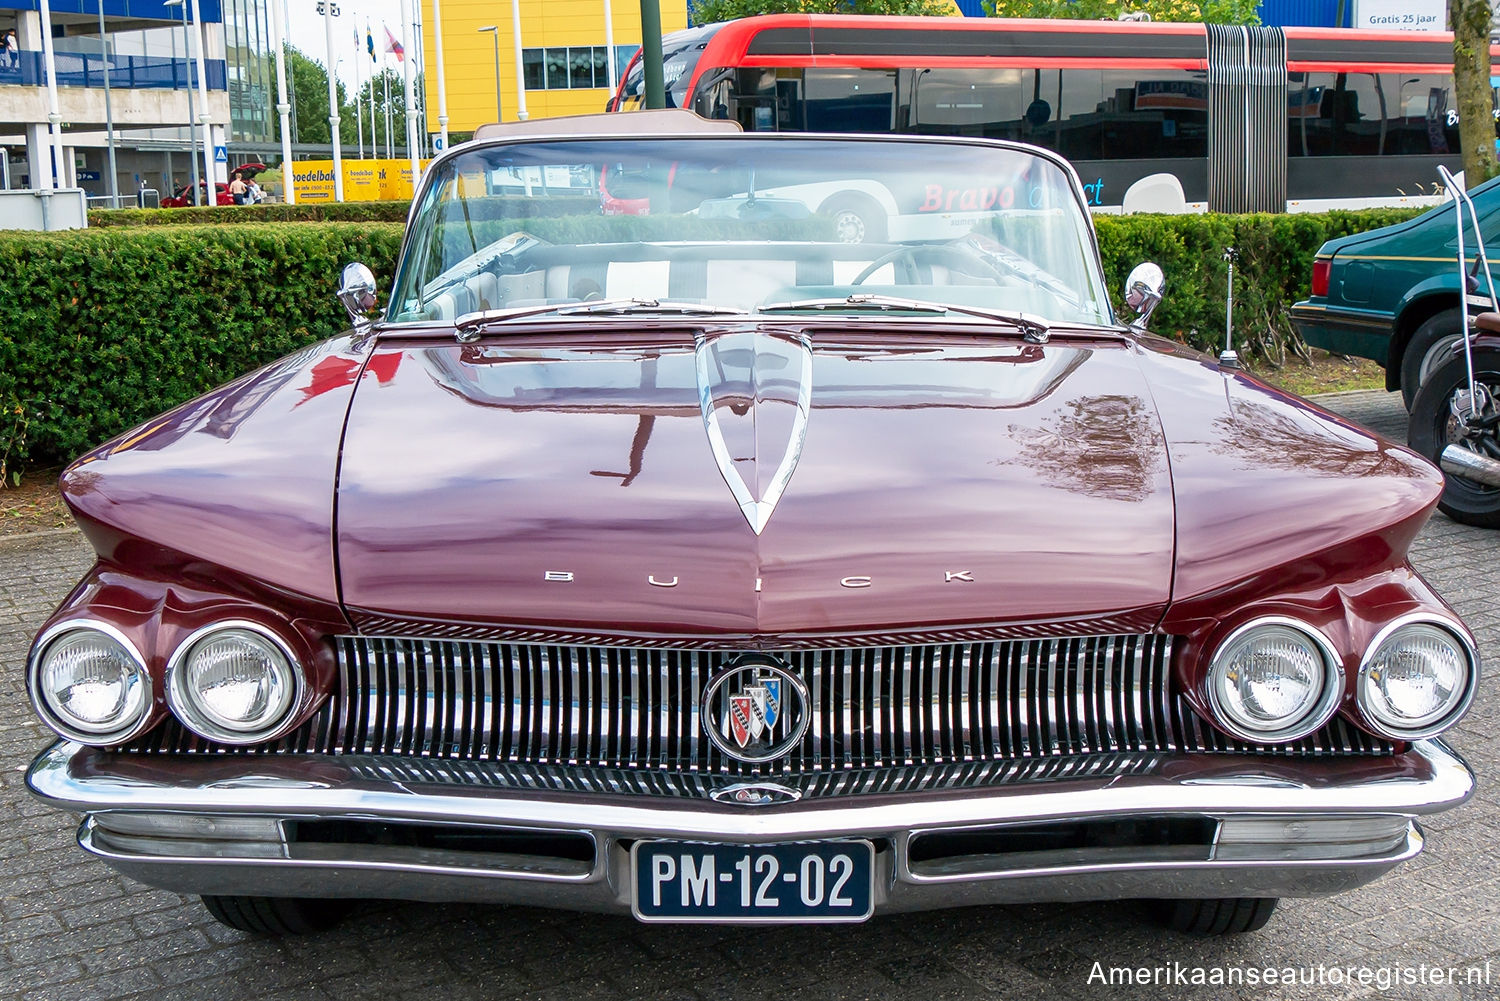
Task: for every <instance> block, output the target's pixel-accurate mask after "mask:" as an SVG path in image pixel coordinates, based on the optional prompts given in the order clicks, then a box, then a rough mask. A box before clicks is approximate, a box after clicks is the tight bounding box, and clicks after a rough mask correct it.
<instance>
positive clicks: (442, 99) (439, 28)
mask: <svg viewBox="0 0 1500 1001" xmlns="http://www.w3.org/2000/svg"><path fill="white" fill-rule="evenodd" d="M432 28H433V31H434V32H436V36H435V38H434V41H435V42H436V43H437V73H438V79H437V85H438V88H437V90H438V131H439V132H440V133H441V134H442V137H443V149H444V150H446V149H447V148H448V81H447V80H446V79H445V78H444V76H443V4H442V0H432Z"/></svg>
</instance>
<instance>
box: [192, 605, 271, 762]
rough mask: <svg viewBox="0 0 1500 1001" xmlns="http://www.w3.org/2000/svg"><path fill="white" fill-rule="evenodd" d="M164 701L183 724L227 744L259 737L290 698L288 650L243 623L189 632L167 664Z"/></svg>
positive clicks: (258, 629) (242, 742)
mask: <svg viewBox="0 0 1500 1001" xmlns="http://www.w3.org/2000/svg"><path fill="white" fill-rule="evenodd" d="M167 674H168V684H167V703H168V705H170V706H171V707H172V712H174V713H176V714H177V718H178V719H180V720H182V722H183V725H185V726H186V727H188V729H190V730H192V731H193V732H195V733H197V734H199V735H200V736H203V737H207V738H208V739H210V740H216V741H219V742H221V743H227V744H245V743H251V742H254V741H257V740H264V739H266V737H267V736H268V735H270V734H271V732H272V731H274V730H275V729H276V728H277V727H278V726H279V725H280V724H281V723H282V721H283V720H284V719H285V718H286V715H287V712H288V711H289V710H290V709H291V708H292V706H293V705H295V704H296V701H297V696H298V688H299V684H300V682H299V675H298V672H297V669H296V666H295V661H294V660H293V659H292V655H291V653H290V652H289V651H288V650H287V649H286V647H285V646H284V645H283V644H282V643H281V642H280V641H279V640H277V639H276V638H274V637H273V636H271V635H270V634H269V633H267V632H265V631H264V630H263V629H261V628H260V627H259V626H252V625H250V624H249V623H234V624H232V625H229V624H226V625H220V626H214V627H212V629H210V630H207V631H204V632H202V633H199V634H196V635H195V636H192V637H189V639H188V640H187V642H186V643H184V644H183V645H182V647H180V648H179V649H178V652H177V653H176V654H174V655H173V657H172V663H171V664H170V665H169V666H168V668H167Z"/></svg>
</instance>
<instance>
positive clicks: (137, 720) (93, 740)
mask: <svg viewBox="0 0 1500 1001" xmlns="http://www.w3.org/2000/svg"><path fill="white" fill-rule="evenodd" d="M37 650H38V654H37V656H36V657H35V659H34V660H33V661H32V665H31V670H30V672H29V673H28V677H27V680H28V682H29V684H30V687H31V697H32V702H33V704H34V705H35V706H36V708H37V711H38V712H39V713H40V714H41V716H42V719H43V720H45V721H46V723H47V725H48V726H50V727H52V729H54V730H56V731H57V732H58V733H60V734H62V735H63V736H64V737H67V738H68V739H69V740H76V741H78V742H79V743H83V744H101V745H102V744H118V743H123V742H124V741H126V740H129V739H131V738H133V737H135V736H136V735H137V734H138V733H139V732H140V729H141V727H142V725H143V724H144V723H146V721H147V718H148V717H149V716H150V712H151V702H152V699H151V677H150V675H148V674H147V673H146V666H145V663H144V662H143V661H142V660H141V656H140V654H138V653H137V652H136V651H135V648H134V647H133V646H132V645H131V644H130V641H129V640H127V639H126V638H125V636H124V635H123V634H121V633H119V632H118V631H117V630H115V629H114V628H113V627H110V626H106V625H104V624H102V623H92V622H90V623H87V624H84V623H66V624H64V625H63V626H61V627H59V628H58V629H57V631H55V632H54V633H52V635H50V636H47V635H44V636H43V637H42V640H41V642H40V643H39V644H38V645H37Z"/></svg>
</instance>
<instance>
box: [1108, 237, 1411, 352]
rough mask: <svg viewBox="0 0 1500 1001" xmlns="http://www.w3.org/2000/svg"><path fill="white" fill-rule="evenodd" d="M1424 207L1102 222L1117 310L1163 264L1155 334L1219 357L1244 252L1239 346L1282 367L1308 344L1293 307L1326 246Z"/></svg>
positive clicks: (1237, 296) (1237, 309)
mask: <svg viewBox="0 0 1500 1001" xmlns="http://www.w3.org/2000/svg"><path fill="white" fill-rule="evenodd" d="M1418 211H1419V210H1416V209H1365V210H1361V211H1338V212H1328V213H1320V214H1311V213H1309V214H1297V215H1129V216H1096V217H1095V218H1094V224H1095V227H1096V229H1097V230H1098V232H1099V252H1100V256H1101V257H1102V258H1103V260H1104V273H1105V275H1106V276H1108V278H1109V283H1110V284H1109V291H1110V295H1111V296H1112V297H1113V299H1114V303H1115V310H1116V312H1117V313H1118V314H1119V315H1120V316H1122V317H1128V316H1130V315H1131V314H1130V312H1129V310H1126V309H1125V308H1124V302H1123V291H1124V282H1125V277H1126V275H1128V274H1129V273H1130V269H1131V268H1133V267H1134V266H1135V265H1137V264H1139V263H1140V262H1142V261H1155V262H1156V263H1157V264H1160V265H1161V267H1162V270H1163V271H1164V272H1166V276H1167V290H1166V296H1165V298H1164V299H1163V300H1162V303H1161V306H1160V307H1158V308H1157V310H1156V312H1155V313H1154V314H1152V317H1151V329H1152V330H1153V331H1155V332H1157V333H1160V334H1163V335H1165V336H1167V337H1172V338H1175V339H1176V340H1180V341H1184V342H1186V343H1188V344H1191V345H1192V346H1193V347H1196V348H1200V349H1202V350H1205V351H1212V352H1213V353H1215V354H1217V353H1218V351H1219V349H1221V348H1222V347H1223V344H1224V302H1225V295H1226V293H1227V291H1228V289H1227V281H1228V266H1227V264H1226V263H1225V261H1224V260H1223V253H1224V250H1225V249H1226V248H1228V247H1234V248H1235V249H1236V250H1238V251H1239V255H1240V256H1239V260H1238V261H1237V262H1236V264H1235V267H1234V327H1235V332H1236V335H1237V336H1236V342H1237V345H1236V346H1237V349H1238V350H1240V351H1241V353H1244V352H1245V350H1246V349H1247V348H1248V349H1249V351H1250V352H1251V353H1254V354H1259V355H1261V356H1263V357H1267V358H1270V359H1271V360H1273V361H1279V360H1280V359H1281V356H1282V354H1283V353H1284V352H1285V351H1286V350H1288V349H1291V350H1294V351H1298V352H1301V351H1303V350H1304V347H1303V345H1302V344H1301V342H1300V340H1299V339H1298V338H1297V335H1296V332H1295V331H1294V330H1293V329H1292V325H1291V322H1290V320H1289V319H1288V317H1287V307H1289V306H1290V305H1291V304H1292V303H1293V302H1296V301H1297V300H1298V299H1305V298H1307V295H1308V292H1309V287H1308V286H1309V282H1310V281H1311V279H1312V258H1313V254H1314V253H1316V252H1317V249H1318V247H1320V246H1321V245H1322V244H1323V243H1324V241H1326V240H1331V239H1334V238H1335V237H1340V236H1347V235H1348V234H1350V233H1358V232H1362V231H1365V230H1370V229H1375V228H1377V227H1380V226H1389V225H1391V224H1392V223H1397V222H1401V221H1403V220H1405V219H1410V218H1412V217H1413V216H1415V215H1417V214H1418Z"/></svg>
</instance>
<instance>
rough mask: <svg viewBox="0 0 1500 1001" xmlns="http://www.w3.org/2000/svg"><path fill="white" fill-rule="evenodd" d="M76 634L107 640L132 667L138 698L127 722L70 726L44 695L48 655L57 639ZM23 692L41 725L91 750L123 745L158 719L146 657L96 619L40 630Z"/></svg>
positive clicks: (154, 693)
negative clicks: (92, 748) (86, 633)
mask: <svg viewBox="0 0 1500 1001" xmlns="http://www.w3.org/2000/svg"><path fill="white" fill-rule="evenodd" d="M77 632H96V633H99V634H101V635H103V636H105V637H107V638H108V639H110V640H111V641H112V642H114V643H116V644H118V645H119V646H120V647H121V649H123V650H124V652H125V654H126V655H127V656H128V657H129V659H130V663H131V665H132V666H133V667H134V668H135V677H136V680H137V682H138V684H139V686H140V687H139V696H138V697H137V698H136V699H135V700H134V701H135V702H136V706H135V707H134V708H133V709H131V710H130V715H129V716H127V717H123V718H124V719H127V720H128V722H127V723H126V724H125V725H114V726H94V725H89V724H86V723H83V722H82V721H77V722H76V724H75V723H70V722H69V721H68V719H67V717H66V715H65V714H64V713H63V712H61V711H60V710H58V709H55V708H54V707H53V706H52V704H51V702H50V701H49V700H48V698H47V696H46V695H44V694H43V684H42V671H43V668H44V667H45V665H46V660H47V654H48V653H49V652H50V651H51V650H52V649H53V648H54V647H55V646H56V645H57V642H58V641H59V640H61V639H63V638H65V637H66V636H68V635H69V634H71V633H77ZM26 689H27V695H28V697H29V698H30V700H31V707H32V709H33V710H35V711H36V714H37V715H38V716H40V717H41V719H42V722H44V723H46V724H47V726H48V727H49V728H51V729H52V730H53V731H55V732H56V733H57V734H58V735H59V736H61V737H63V738H65V739H67V740H72V741H76V742H77V743H80V744H87V745H90V746H94V747H113V746H116V745H119V744H126V743H129V742H130V741H132V740H134V739H135V738H136V737H139V736H140V735H141V734H143V733H145V732H146V731H147V730H149V729H150V728H151V726H152V724H154V723H155V722H156V720H157V719H158V714H157V713H156V711H155V708H156V686H155V684H154V683H153V681H152V678H151V671H150V670H149V669H148V668H147V666H146V658H145V657H143V656H141V651H140V649H139V648H138V647H137V646H136V645H135V643H134V642H133V641H132V640H131V639H130V637H128V636H126V635H125V633H124V632H123V631H121V630H120V629H119V628H117V627H115V626H112V625H110V624H109V623H108V622H101V621H100V620H98V619H69V620H68V621H66V622H59V623H57V624H56V625H54V626H51V627H50V628H48V629H45V630H43V631H42V633H41V635H40V636H38V637H37V638H36V641H35V642H34V643H32V645H31V654H30V656H29V657H28V658H27V661H26Z"/></svg>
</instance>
